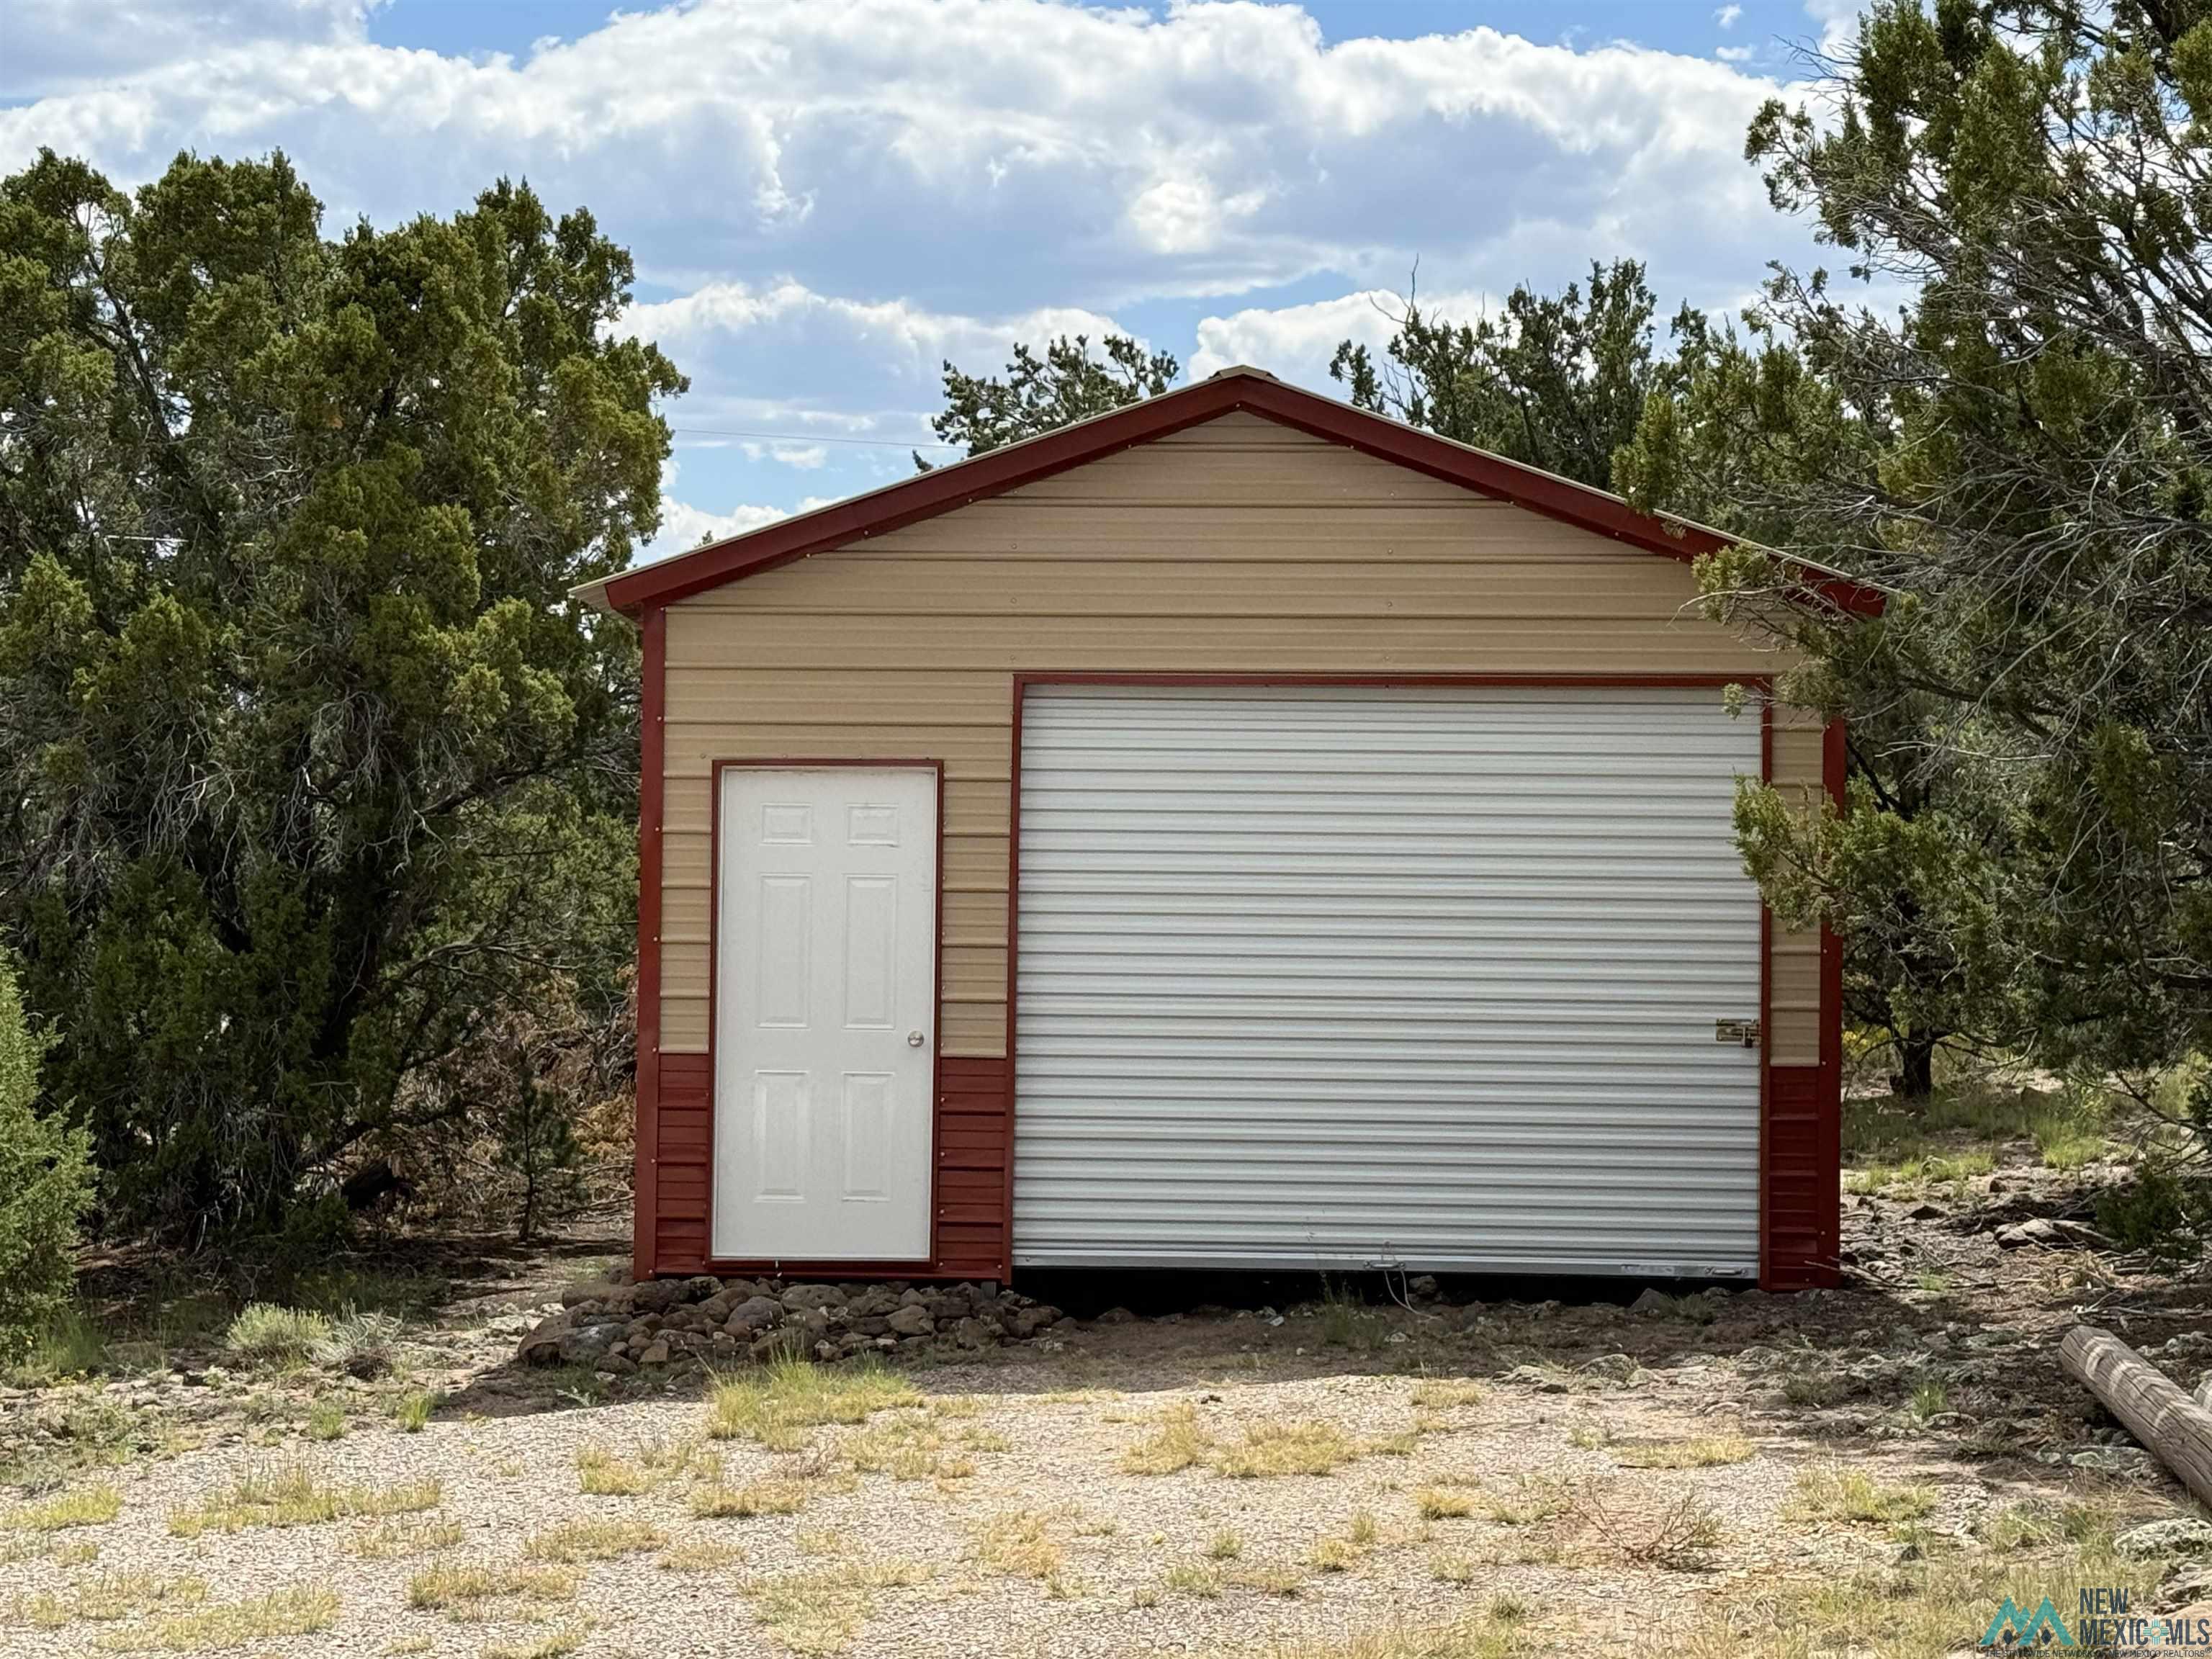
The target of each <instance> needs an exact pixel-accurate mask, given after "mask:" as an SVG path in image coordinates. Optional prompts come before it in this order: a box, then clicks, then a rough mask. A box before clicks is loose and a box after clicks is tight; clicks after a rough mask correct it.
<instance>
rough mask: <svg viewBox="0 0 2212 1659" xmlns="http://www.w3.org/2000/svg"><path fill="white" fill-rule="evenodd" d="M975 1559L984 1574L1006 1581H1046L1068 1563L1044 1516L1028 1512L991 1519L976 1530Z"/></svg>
mask: <svg viewBox="0 0 2212 1659" xmlns="http://www.w3.org/2000/svg"><path fill="white" fill-rule="evenodd" d="M975 1559H976V1560H977V1561H979V1562H980V1563H981V1564H982V1565H983V1567H984V1568H985V1570H986V1571H990V1572H995V1573H1000V1574H1002V1575H1004V1576H1005V1577H1009V1578H1049V1577H1052V1576H1053V1575H1054V1574H1055V1573H1057V1572H1058V1571H1060V1568H1061V1567H1062V1566H1063V1565H1066V1560H1067V1552H1066V1549H1065V1548H1063V1547H1061V1545H1060V1542H1059V1541H1058V1540H1056V1539H1054V1537H1052V1536H1051V1534H1049V1533H1048V1532H1047V1531H1046V1530H1045V1523H1044V1517H1043V1516H1041V1515H1038V1514H1036V1513H1035V1512H1034V1511H1032V1510H1014V1511H1012V1513H1009V1514H1006V1515H997V1516H992V1517H991V1519H990V1520H988V1521H987V1522H984V1523H983V1524H982V1525H981V1527H979V1528H976V1529H975Z"/></svg>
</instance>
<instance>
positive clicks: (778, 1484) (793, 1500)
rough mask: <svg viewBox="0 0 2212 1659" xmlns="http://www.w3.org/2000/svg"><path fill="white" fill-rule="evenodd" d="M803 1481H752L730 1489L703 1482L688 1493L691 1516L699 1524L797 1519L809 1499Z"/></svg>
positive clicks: (719, 1484)
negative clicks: (762, 1517)
mask: <svg viewBox="0 0 2212 1659" xmlns="http://www.w3.org/2000/svg"><path fill="white" fill-rule="evenodd" d="M813 1495H814V1494H813V1490H812V1488H811V1486H809V1485H808V1484H807V1483H806V1482H805V1481H804V1480H755V1481H752V1482H750V1484H749V1485H746V1486H725V1485H723V1484H722V1483H721V1482H720V1481H719V1480H709V1481H702V1483H701V1484H699V1485H698V1486H694V1487H693V1488H692V1489H691V1496H690V1500H689V1501H690V1508H691V1513H692V1514H694V1515H696V1516H699V1517H700V1518H701V1519H702V1520H707V1519H726V1518H728V1517H731V1516H750V1515H796V1514H798V1513H799V1510H801V1509H803V1508H804V1507H805V1504H806V1500H807V1499H808V1498H811V1497H812V1496H813Z"/></svg>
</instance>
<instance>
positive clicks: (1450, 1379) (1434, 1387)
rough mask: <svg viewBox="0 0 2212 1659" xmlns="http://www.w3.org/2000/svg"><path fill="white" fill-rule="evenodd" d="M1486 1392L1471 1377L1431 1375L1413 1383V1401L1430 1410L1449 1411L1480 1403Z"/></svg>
mask: <svg viewBox="0 0 2212 1659" xmlns="http://www.w3.org/2000/svg"><path fill="white" fill-rule="evenodd" d="M1486 1392H1487V1391H1486V1389H1484V1388H1483V1386H1482V1384H1481V1383H1478V1382H1476V1381H1475V1380H1474V1378H1473V1377H1468V1376H1431V1377H1426V1378H1424V1379H1423V1380H1422V1381H1420V1382H1419V1383H1415V1384H1414V1385H1413V1403H1414V1404H1415V1405H1416V1406H1419V1407H1425V1409H1427V1410H1430V1411H1449V1410H1451V1409H1453V1408H1454V1407H1460V1406H1479V1405H1480V1404H1481V1403H1482V1399H1483V1395H1485V1393H1486Z"/></svg>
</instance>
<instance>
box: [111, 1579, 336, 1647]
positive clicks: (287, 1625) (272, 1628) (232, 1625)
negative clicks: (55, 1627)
mask: <svg viewBox="0 0 2212 1659" xmlns="http://www.w3.org/2000/svg"><path fill="white" fill-rule="evenodd" d="M337 1617H338V1598H337V1593H336V1592H335V1591H332V1590H327V1589H322V1588H320V1587H319V1586H313V1587H310V1586H305V1585H300V1586H295V1587H293V1588H291V1589H281V1590H276V1591H275V1592H273V1593H272V1594H270V1595H262V1596H256V1597H254V1598H253V1599H252V1600H251V1601H228V1602H223V1603H221V1604H219V1605H217V1606H215V1607H199V1608H197V1609H195V1610H193V1611H191V1612H190V1613H171V1614H168V1615H167V1616H166V1617H163V1618H160V1619H156V1620H154V1621H153V1622H151V1623H150V1624H146V1625H141V1626H136V1627H134V1628H132V1629H130V1630H122V1631H116V1632H112V1634H111V1635H109V1636H108V1637H106V1638H103V1639H102V1641H101V1642H100V1646H102V1647H103V1648H106V1649H108V1650H111V1651H116V1652H125V1653H144V1652H155V1653H200V1652H204V1651H206V1650H210V1649H216V1648H238V1647H244V1646H246V1644H248V1643H252V1642H269V1641H274V1640H276V1639H277V1638H280V1637H286V1636H311V1635H313V1634H314V1632H317V1631H324V1630H328V1629H329V1628H330V1627H331V1626H332V1625H334V1624H336V1623H337Z"/></svg>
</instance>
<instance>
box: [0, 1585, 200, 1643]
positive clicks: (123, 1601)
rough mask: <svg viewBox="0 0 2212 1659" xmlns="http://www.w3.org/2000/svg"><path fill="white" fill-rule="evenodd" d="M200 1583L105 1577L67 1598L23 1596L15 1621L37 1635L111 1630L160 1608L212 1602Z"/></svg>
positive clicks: (72, 1588) (76, 1587) (74, 1589)
mask: <svg viewBox="0 0 2212 1659" xmlns="http://www.w3.org/2000/svg"><path fill="white" fill-rule="evenodd" d="M207 1593H208V1588H207V1584H206V1582H205V1581H204V1580H202V1579H198V1578H149V1577H145V1576H143V1574H138V1573H113V1572H108V1573H102V1574H100V1576H99V1577H96V1578H91V1579H87V1580H83V1581H82V1582H80V1583H75V1584H72V1585H70V1588H69V1589H68V1591H67V1593H66V1594H64V1595H56V1594H54V1593H53V1592H52V1591H51V1590H42V1591H40V1593H39V1594H38V1595H26V1596H19V1597H18V1598H17V1599H16V1601H15V1617H16V1619H17V1620H20V1621H21V1622H22V1623H24V1624H26V1625H29V1626H33V1628H34V1629H38V1630H59V1629H61V1628H62V1627H63V1626H65V1625H74V1624H77V1623H79V1622H83V1623H88V1624H106V1623H109V1622H112V1620H118V1619H131V1618H136V1617H137V1616H138V1615H139V1614H141V1613H151V1612H153V1611H155V1609H157V1608H161V1607H198V1606H200V1605H201V1604H202V1603H203V1602H204V1601H206V1600H207Z"/></svg>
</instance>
